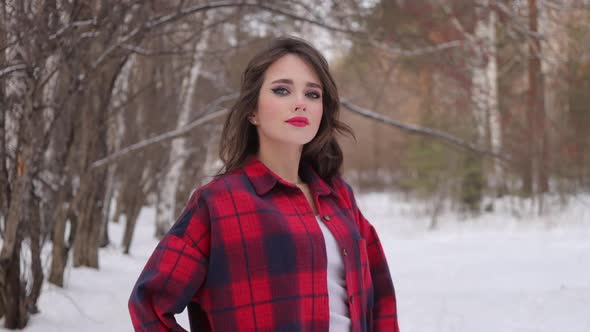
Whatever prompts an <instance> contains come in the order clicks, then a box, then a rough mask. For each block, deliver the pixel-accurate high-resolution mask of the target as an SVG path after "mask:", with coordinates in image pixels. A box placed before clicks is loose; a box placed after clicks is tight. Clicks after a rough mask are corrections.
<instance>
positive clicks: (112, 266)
mask: <svg viewBox="0 0 590 332" xmlns="http://www.w3.org/2000/svg"><path fill="white" fill-rule="evenodd" d="M281 35H293V36H298V37H301V38H304V39H306V40H308V41H309V42H310V43H312V44H313V45H315V46H316V47H317V48H318V49H319V50H320V51H321V52H322V53H323V54H324V56H326V58H327V59H328V62H329V63H330V69H331V70H332V72H333V74H334V76H335V79H336V82H337V84H338V89H339V93H340V98H341V104H340V110H341V120H343V121H344V122H345V123H347V124H348V125H350V126H351V127H352V128H353V130H354V134H355V135H354V137H347V136H344V137H339V142H340V144H341V146H342V148H343V150H344V167H343V170H342V171H343V175H344V177H345V178H346V179H347V180H348V181H349V182H350V183H351V184H352V185H353V187H354V190H355V192H356V194H357V195H358V197H359V205H360V207H361V208H362V210H363V213H364V214H365V215H366V216H367V218H368V219H369V220H370V221H371V222H372V223H373V224H374V225H375V227H376V228H377V229H378V231H379V232H380V234H382V235H381V240H382V242H383V244H384V247H385V250H386V251H387V257H388V262H389V266H390V269H391V271H392V277H393V280H394V284H395V287H396V292H397V296H398V301H399V303H398V310H399V321H400V326H401V330H402V331H590V315H589V313H590V312H589V311H588V308H589V306H590V240H589V239H590V1H588V0H417V1H409V0H326V1H311V0H289V1H287V0H276V1H275V0H149V1H146V0H126V1H120V0H2V1H0V49H1V52H0V111H1V113H0V156H1V160H2V164H1V165H0V186H1V189H0V247H1V251H0V323H1V324H2V327H1V328H0V330H2V328H4V329H6V330H14V329H24V330H25V331H104V330H111V331H130V330H132V326H131V322H130V319H129V317H128V313H127V299H128V296H129V292H130V291H131V288H132V287H133V284H134V282H135V280H136V279H137V276H138V275H139V272H140V271H141V268H142V267H143V266H144V264H145V262H146V259H147V258H148V257H149V255H150V254H151V252H152V251H153V249H154V247H155V246H156V244H157V242H158V239H159V238H160V237H161V236H162V235H163V234H165V233H166V232H167V231H168V230H169V229H170V227H171V226H172V223H173V222H174V220H175V219H176V217H177V216H178V215H179V213H180V211H181V209H182V208H183V206H184V205H185V203H186V200H187V199H188V197H189V196H190V194H191V192H192V191H193V190H194V189H195V188H197V187H199V186H201V185H203V184H205V183H207V182H209V181H210V180H211V179H212V177H213V176H214V175H215V173H216V172H217V171H218V170H219V168H220V167H221V163H220V160H219V158H218V152H219V151H218V143H219V137H220V135H221V129H222V125H223V121H224V118H225V116H226V114H227V112H228V109H229V107H231V105H232V103H233V102H235V100H236V98H237V96H238V93H239V87H240V80H241V73H242V71H243V69H244V67H245V66H246V63H247V61H248V60H249V59H250V57H251V56H252V55H253V54H254V53H256V51H257V50H259V49H260V48H261V47H262V46H264V45H265V43H266V42H267V41H268V40H269V39H270V38H272V37H276V36H281ZM179 316H180V315H179ZM177 319H178V320H179V321H180V322H184V323H182V324H183V326H185V328H188V325H187V323H186V317H178V318H177Z"/></svg>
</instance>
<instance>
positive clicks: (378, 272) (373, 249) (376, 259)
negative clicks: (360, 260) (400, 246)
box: [342, 180, 399, 332]
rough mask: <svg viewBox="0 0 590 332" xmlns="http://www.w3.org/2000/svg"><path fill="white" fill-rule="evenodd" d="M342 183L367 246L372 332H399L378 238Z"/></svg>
mask: <svg viewBox="0 0 590 332" xmlns="http://www.w3.org/2000/svg"><path fill="white" fill-rule="evenodd" d="M342 182H343V184H344V187H345V191H346V194H347V195H348V199H349V203H350V205H349V206H352V212H353V214H354V216H355V221H356V222H357V225H358V227H359V232H360V234H361V236H362V237H363V238H364V239H365V241H366V244H367V255H368V256H369V257H368V258H369V267H370V270H371V279H372V280H373V294H374V306H373V326H374V330H375V331H393V332H399V324H398V319H397V302H396V297H395V290H394V287H393V281H392V280H391V274H390V272H389V267H388V265H387V259H386V258H385V252H384V251H383V247H382V246H381V242H380V241H379V236H378V235H377V232H376V231H375V228H374V227H373V225H371V223H370V222H369V221H368V220H367V219H366V218H365V217H364V216H363V214H362V213H361V211H360V209H359V208H358V206H357V204H356V199H355V197H354V193H353V191H352V188H351V187H350V185H349V184H348V183H346V182H345V181H344V180H342Z"/></svg>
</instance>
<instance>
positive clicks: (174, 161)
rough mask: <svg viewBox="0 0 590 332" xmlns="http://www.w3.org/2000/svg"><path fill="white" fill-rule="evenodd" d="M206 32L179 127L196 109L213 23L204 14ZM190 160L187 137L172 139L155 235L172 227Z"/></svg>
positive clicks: (184, 92)
mask: <svg viewBox="0 0 590 332" xmlns="http://www.w3.org/2000/svg"><path fill="white" fill-rule="evenodd" d="M204 15H205V18H204V23H203V25H202V26H203V28H202V29H203V32H202V33H201V35H200V36H199V40H198V41H197V42H196V43H195V44H194V50H193V56H192V62H191V65H190V67H189V70H188V72H187V74H186V75H185V77H184V78H183V81H182V85H181V95H180V110H179V114H178V119H177V121H176V128H177V129H178V128H182V127H184V126H186V125H187V124H188V122H189V118H190V115H191V113H192V111H193V99H194V95H195V89H196V86H197V81H198V79H199V77H200V75H201V69H202V67H203V61H204V51H205V50H206V49H207V47H208V44H209V34H210V30H209V29H210V28H209V25H210V22H211V21H212V17H213V15H212V14H210V13H206V14H204ZM186 159H187V149H186V139H185V138H184V137H180V138H177V139H175V140H173V141H172V142H171V144H170V154H169V157H168V160H169V162H168V165H169V166H168V169H167V170H166V172H165V173H164V176H163V178H162V183H161V192H160V194H159V195H160V197H159V200H158V204H157V207H156V236H157V237H161V236H163V235H164V234H165V233H166V232H168V230H169V229H170V227H171V225H172V222H173V221H174V219H175V206H176V190H177V187H178V184H179V181H180V178H181V176H182V174H181V171H182V169H183V168H184V164H185V162H186Z"/></svg>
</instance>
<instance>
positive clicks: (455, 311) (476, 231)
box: [0, 193, 590, 332]
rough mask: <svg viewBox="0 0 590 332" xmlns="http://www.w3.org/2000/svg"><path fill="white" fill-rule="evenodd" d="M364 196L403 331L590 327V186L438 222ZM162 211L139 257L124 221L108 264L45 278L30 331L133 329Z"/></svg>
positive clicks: (144, 219) (149, 223) (146, 231)
mask: <svg viewBox="0 0 590 332" xmlns="http://www.w3.org/2000/svg"><path fill="white" fill-rule="evenodd" d="M357 199H358V203H359V206H360V207H361V210H362V211H363V213H364V214H365V216H366V217H367V219H368V220H370V221H371V222H372V223H373V225H374V226H375V228H376V229H377V231H378V233H379V235H380V237H381V241H382V243H383V246H384V249H385V251H386V253H387V258H388V261H389V265H390V269H391V272H392V276H393V279H394V284H395V287H396V292H397V297H398V312H399V320H400V327H401V329H402V331H404V332H411V331H415V332H419V331H424V332H427V331H428V332H430V331H449V332H450V331H453V332H461V331H469V332H471V331H478V332H480V331H481V332H486V331H518V332H528V331H541V332H543V331H547V332H549V331H568V332H569V331H580V332H582V331H590V241H589V240H588V239H589V238H590V195H581V196H578V197H576V198H575V199H573V200H571V201H570V202H569V204H568V205H566V206H565V207H560V205H558V204H557V203H556V202H557V201H558V200H557V199H554V200H549V199H548V200H547V202H546V207H547V209H548V210H547V213H546V215H544V216H538V215H536V214H535V209H536V208H535V206H534V205H533V204H531V203H530V202H525V201H521V200H518V201H514V200H509V199H505V200H498V201H496V202H495V207H496V211H495V212H493V213H490V214H486V215H483V216H480V217H467V216H462V215H458V214H456V213H449V212H446V213H443V214H442V215H441V216H440V217H439V223H438V227H437V228H436V229H435V230H428V225H429V223H430V220H429V219H430V216H429V215H428V214H427V213H425V212H424V208H423V205H420V204H419V203H415V202H412V201H408V200H406V199H404V198H402V197H401V196H399V195H396V194H384V193H369V194H363V195H357ZM417 211H418V212H417ZM516 211H518V212H519V216H515V214H516ZM154 214H155V211H154V209H153V208H151V207H146V208H144V209H143V210H142V213H141V215H140V221H139V223H138V226H137V229H136V233H135V237H134V242H133V244H132V248H131V255H130V256H125V255H122V254H121V251H122V249H121V248H120V247H119V245H118V243H120V240H121V238H122V234H123V226H124V224H122V223H121V224H112V225H111V227H110V235H111V240H112V241H113V242H114V243H115V244H113V245H111V246H109V247H108V248H105V249H102V250H101V252H100V259H101V260H100V264H101V269H100V271H96V270H93V269H87V268H77V269H73V268H68V270H67V271H66V278H65V282H66V287H65V288H64V289H61V288H59V287H55V286H53V285H50V284H48V283H45V285H44V289H43V293H42V295H41V298H40V300H39V308H40V310H41V313H40V314H38V315H35V316H33V317H32V318H31V321H30V323H29V326H28V327H27V328H26V329H25V331H30V332H33V331H44V332H51V331H60V332H66V331H88V332H93V331H113V332H115V331H130V330H132V328H131V321H130V318H129V315H128V311H127V299H128V296H129V293H130V291H131V288H132V287H133V284H134V283H135V280H136V278H137V276H138V275H139V273H140V271H141V269H142V268H143V265H144V264H145V262H146V260H147V258H148V257H149V255H150V254H151V252H152V250H153V249H154V247H155V246H156V243H157V242H156V240H154V239H153V234H154V225H153V218H154ZM45 265H46V266H47V265H48V264H47V263H46V264H45ZM177 319H178V320H179V321H180V323H181V325H183V326H185V327H188V319H187V317H186V314H182V315H180V316H179V317H177ZM0 331H5V330H4V329H1V328H0Z"/></svg>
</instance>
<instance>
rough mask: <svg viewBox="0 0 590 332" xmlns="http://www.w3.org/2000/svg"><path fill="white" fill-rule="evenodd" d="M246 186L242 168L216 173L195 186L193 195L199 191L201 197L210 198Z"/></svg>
mask: <svg viewBox="0 0 590 332" xmlns="http://www.w3.org/2000/svg"><path fill="white" fill-rule="evenodd" d="M244 187H245V185H244V174H243V172H242V171H241V169H236V170H233V171H231V172H229V173H223V174H219V175H216V176H214V177H213V178H212V179H211V180H210V181H209V182H207V183H205V184H203V185H201V186H195V189H193V195H194V194H196V193H198V195H199V196H200V197H202V198H205V199H210V198H213V197H217V196H219V195H221V194H227V193H228V192H233V191H239V190H241V189H243V188H244Z"/></svg>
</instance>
